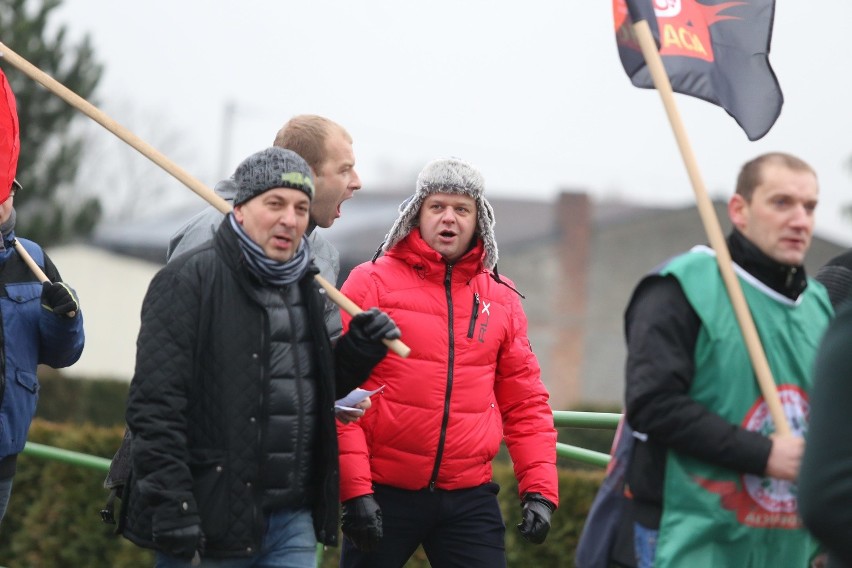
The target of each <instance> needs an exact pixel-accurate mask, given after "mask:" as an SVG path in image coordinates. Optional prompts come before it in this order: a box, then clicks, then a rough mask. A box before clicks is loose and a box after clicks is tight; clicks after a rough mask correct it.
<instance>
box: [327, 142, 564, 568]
mask: <svg viewBox="0 0 852 568" xmlns="http://www.w3.org/2000/svg"><path fill="white" fill-rule="evenodd" d="M483 189H484V181H483V177H482V174H481V173H480V172H479V171H478V170H477V169H475V168H474V167H473V166H471V165H470V164H468V163H466V162H464V161H461V160H457V159H442V160H436V161H433V162H431V163H429V164H428V165H427V166H426V167H425V168H424V169H423V171H421V172H420V175H419V177H418V179H417V189H416V193H415V194H414V196H413V197H412V198H410V199H409V200H407V201H406V202H405V203H403V205H402V206H401V207H400V216H399V218H398V219H397V220H396V222H395V223H394V225H393V226H392V227H391V230H390V233H389V234H388V236H387V238H386V240H385V243H384V245H383V250H384V252H385V255H384V256H382V257H380V258H378V259H374V260H373V261H372V262H367V263H364V264H362V265H360V266H358V267H356V268H355V269H354V270H353V271H352V273H351V274H350V276H349V278H348V279H347V280H346V282H345V283H344V285H343V288H342V291H343V292H344V293H345V294H346V295H347V296H349V297H350V298H351V299H352V300H354V301H355V302H356V303H357V304H358V305H361V306H365V307H371V306H377V307H379V308H380V309H381V310H383V311H385V312H386V313H387V314H388V315H390V316H391V318H393V320H394V321H395V322H396V323H397V324H398V325H399V328H400V329H402V330H403V334H404V337H403V339H404V340H405V342H406V344H407V345H409V346H410V347H411V355H410V356H409V357H408V358H407V359H403V358H400V357H398V356H396V355H389V356H388V357H386V358H385V359H384V361H383V362H382V363H380V364H379V365H378V366H376V367H375V368H374V370H373V372H372V374H371V376H370V378H369V379H368V380H367V382H366V383H364V385H363V388H365V389H370V390H372V389H377V388H379V387H384V389H383V390H382V391H380V393H378V394H377V395H375V396H374V397H373V406H372V408H371V410H370V411H369V412H368V413H366V414H365V416H364V417H363V418H362V419H361V420H360V421H358V422H355V423H352V424H348V425H342V424H338V440H339V447H340V468H341V471H340V479H341V501H342V502H343V533H344V535H346V537H347V538H346V539H345V540H344V546H343V553H342V557H341V566H344V567H347V568H352V567H357V566H365V567H366V566H369V567H371V568H376V567H379V568H382V567H400V566H402V565H403V564H405V562H406V560H408V558H409V557H410V556H411V554H412V553H413V552H414V551H415V550H416V548H417V546H418V545H420V544H422V545H423V548H424V550H425V551H426V554H427V556H428V557H429V562H430V563H431V565H432V566H433V568H441V567H445V566H467V567H478V566H481V567H483V568H484V567H487V568H494V567H499V566H505V565H506V559H505V544H504V540H505V539H504V537H505V524H504V523H503V519H502V516H501V513H500V509H499V507H498V502H497V497H496V496H497V492H498V491H499V487H498V486H497V484H496V483H494V482H493V480H492V471H491V461H492V460H493V459H494V456H495V455H496V454H497V451H498V449H499V447H500V442H501V441H502V440H505V441H506V445H507V447H508V449H509V453H510V455H511V457H512V462H513V463H514V468H515V475H516V477H517V479H518V483H519V493H520V495H519V496H520V502H521V508H522V521H521V523H520V524H519V525H518V529H519V530H520V532H521V534H522V535H523V536H524V537H525V538H527V539H528V540H530V541H532V542H535V543H541V542H543V541H544V539H545V537H546V535H547V532H548V530H549V528H550V517H551V514H552V513H553V511H554V510H555V509H556V506H557V505H558V495H557V475H556V447H555V443H556V430H555V429H554V426H553V416H552V411H551V409H550V406H549V405H548V402H547V399H548V393H547V390H546V389H545V387H544V385H543V384H542V382H541V377H540V369H539V365H538V361H537V360H536V357H535V355H534V354H533V352H532V348H531V347H530V343H529V339H528V338H527V319H526V316H525V314H524V310H523V308H522V306H521V302H520V294H519V293H518V292H517V291H516V290H515V289H514V287H513V284H512V282H511V281H510V280H508V279H505V278H501V277H500V276H499V274H498V273H497V270H496V262H497V244H496V242H495V240H494V229H493V227H494V212H493V210H492V208H491V205H490V204H489V203H488V201H486V199H485V198H484V197H483V195H482V193H483ZM343 323H344V328H346V327H347V326H348V323H349V318H348V317H347V316H346V315H345V314H344V316H343Z"/></svg>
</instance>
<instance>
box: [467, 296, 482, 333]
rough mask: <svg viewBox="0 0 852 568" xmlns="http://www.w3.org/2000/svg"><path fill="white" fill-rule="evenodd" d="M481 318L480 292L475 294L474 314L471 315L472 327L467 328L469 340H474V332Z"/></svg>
mask: <svg viewBox="0 0 852 568" xmlns="http://www.w3.org/2000/svg"><path fill="white" fill-rule="evenodd" d="M478 317H479V292H474V293H473V312H471V314H470V327H468V328H467V338H468V339H473V330H474V328H475V327H476V318H478Z"/></svg>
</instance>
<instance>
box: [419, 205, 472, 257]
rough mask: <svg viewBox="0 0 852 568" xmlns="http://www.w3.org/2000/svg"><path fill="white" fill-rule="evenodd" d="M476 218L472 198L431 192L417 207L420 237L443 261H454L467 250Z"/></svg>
mask: <svg viewBox="0 0 852 568" xmlns="http://www.w3.org/2000/svg"><path fill="white" fill-rule="evenodd" d="M476 218H477V216H476V201H474V200H473V198H472V197H469V196H467V195H454V194H450V193H433V194H432V195H429V196H428V197H426V199H425V200H424V201H423V205H422V207H420V217H419V219H420V235H421V236H422V237H423V240H424V241H426V244H428V245H429V246H430V247H432V248H433V249H435V250H436V251H438V252H439V253H441V255H442V256H443V257H444V259H445V260H446V261H447V262H455V261H456V260H458V259H460V258H461V257H462V256H463V255H464V253H465V252H467V249H468V248H469V247H470V243H471V241H472V240H473V234H474V232H475V231H476Z"/></svg>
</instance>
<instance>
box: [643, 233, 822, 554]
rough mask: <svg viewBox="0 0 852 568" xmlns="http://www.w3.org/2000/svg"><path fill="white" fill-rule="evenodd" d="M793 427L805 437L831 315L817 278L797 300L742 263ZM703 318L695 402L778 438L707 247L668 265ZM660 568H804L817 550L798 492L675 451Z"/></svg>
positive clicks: (777, 482) (749, 296)
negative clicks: (816, 371) (814, 380)
mask: <svg viewBox="0 0 852 568" xmlns="http://www.w3.org/2000/svg"><path fill="white" fill-rule="evenodd" d="M735 269H736V272H737V275H738V278H739V281H740V285H741V286H742V289H743V294H744V295H745V298H746V301H747V303H748V305H749V308H750V310H751V313H752V317H753V319H754V322H755V325H756V327H757V331H758V334H759V335H760V340H761V342H762V343H763V348H764V351H765V352H766V357H767V359H768V361H769V367H770V369H771V371H772V376H773V377H774V379H775V383H776V385H778V393H779V396H780V398H781V403H782V405H783V407H784V413H785V415H786V416H787V421H788V422H789V424H790V428H791V429H792V430H793V432H795V433H797V434H801V435H804V434H805V432H806V431H807V423H808V392H809V391H810V388H811V381H812V376H811V367H812V363H813V360H814V356H815V354H816V351H817V347H818V345H819V342H820V339H821V338H822V334H823V332H824V331H825V328H826V326H827V325H828V322H829V320H830V318H831V317H832V315H833V310H832V308H831V304H830V302H829V299H828V294H827V292H826V291H825V288H824V287H823V286H822V285H821V284H819V283H818V282H816V281H814V280H810V279H809V280H808V286H807V288H806V289H805V291H804V293H803V294H802V295H801V296H799V298H798V300H797V301H793V300H790V299H789V298H786V297H784V296H782V295H781V294H778V293H777V292H775V291H774V290H772V289H770V288H768V287H767V286H765V285H764V284H763V283H761V282H760V281H758V280H757V279H756V278H754V277H753V276H751V275H750V274H748V273H747V272H745V271H744V270H742V269H741V268H740V267H738V266H735ZM661 274H670V275H672V276H674V277H675V278H677V279H678V282H680V285H681V287H682V289H683V291H684V293H685V294H686V298H687V300H688V301H689V303H690V305H691V306H692V308H693V309H694V310H695V311H696V313H697V314H698V316H699V318H700V319H701V330H700V332H699V335H698V341H697V344H696V347H695V377H694V379H693V382H692V387H691V388H690V396H691V397H692V398H693V399H694V400H696V401H697V402H699V403H701V404H702V405H704V406H705V407H707V408H708V409H709V410H711V411H712V412H715V413H716V414H718V415H720V416H721V417H722V418H725V419H726V420H728V421H729V422H731V423H732V424H737V425H740V426H742V427H743V428H745V429H747V430H752V431H757V432H761V433H762V434H765V435H769V434H771V433H772V432H774V431H775V427H774V424H773V422H772V419H771V417H770V416H769V411H768V409H767V407H766V404H765V402H764V400H763V397H762V395H761V393H760V388H759V387H758V384H757V380H756V378H755V374H754V371H753V369H752V366H751V362H750V360H749V357H748V353H747V350H746V347H745V342H744V340H743V337H742V333H741V332H740V329H739V326H738V324H737V321H736V317H735V315H734V311H733V308H732V306H731V302H730V300H729V297H728V294H727V291H726V289H725V286H724V283H723V281H722V278H721V276H720V274H719V269H718V266H717V264H716V259H715V254H714V252H713V251H712V249H709V248H707V247H696V248H694V249H693V250H692V251H690V253H688V254H685V255H681V256H679V257H677V258H675V259H674V260H673V261H672V262H670V263H669V264H668V265H667V266H666V267H665V268H664V269H663V270H662V271H661ZM665 476H666V477H665V488H664V498H663V517H662V520H661V523H660V533H659V538H658V541H657V555H656V562H655V566H657V567H661V566H673V567H678V568H680V567H688V568H701V567H707V568H719V567H749V566H754V567H771V568H783V567H786V566H790V567H796V568H804V567H805V566H807V564H808V558H809V557H810V556H811V554H812V553H813V551H814V547H815V543H814V542H813V541H812V539H811V537H810V536H809V535H808V533H807V532H806V531H805V529H804V528H803V527H802V522H801V519H800V518H799V516H798V508H797V503H796V485H795V483H792V482H788V481H781V480H778V479H773V478H769V477H760V476H756V475H745V474H742V473H740V472H737V471H734V470H731V469H727V468H725V467H722V466H717V465H714V464H711V463H707V462H704V461H701V460H698V459H696V458H692V457H690V456H686V455H683V454H680V453H678V452H675V451H673V450H669V452H668V458H667V460H666V473H665Z"/></svg>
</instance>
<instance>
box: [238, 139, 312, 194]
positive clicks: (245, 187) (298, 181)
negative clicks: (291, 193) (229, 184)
mask: <svg viewBox="0 0 852 568" xmlns="http://www.w3.org/2000/svg"><path fill="white" fill-rule="evenodd" d="M234 182H235V183H236V184H237V193H236V195H235V196H234V205H239V204H241V203H245V202H246V201H248V200H249V199H251V198H253V197H257V196H258V195H260V194H261V193H263V192H265V191H268V190H270V189H274V188H276V187H285V188H289V189H298V190H300V191H304V192H305V193H306V194H307V196H308V198H309V199H311V200H313V198H314V180H313V174H312V173H311V168H310V166H308V163H307V162H305V160H303V159H302V157H301V156H299V155H298V154H297V153H296V152H294V151H292V150H285V149H284V148H278V147H276V146H273V147H271V148H267V149H265V150H261V151H260V152H256V153H254V154H252V155H251V156H249V157H248V158H246V159H245V160H243V161H242V163H241V164H240V165H239V166H237V171H235V172H234Z"/></svg>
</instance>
